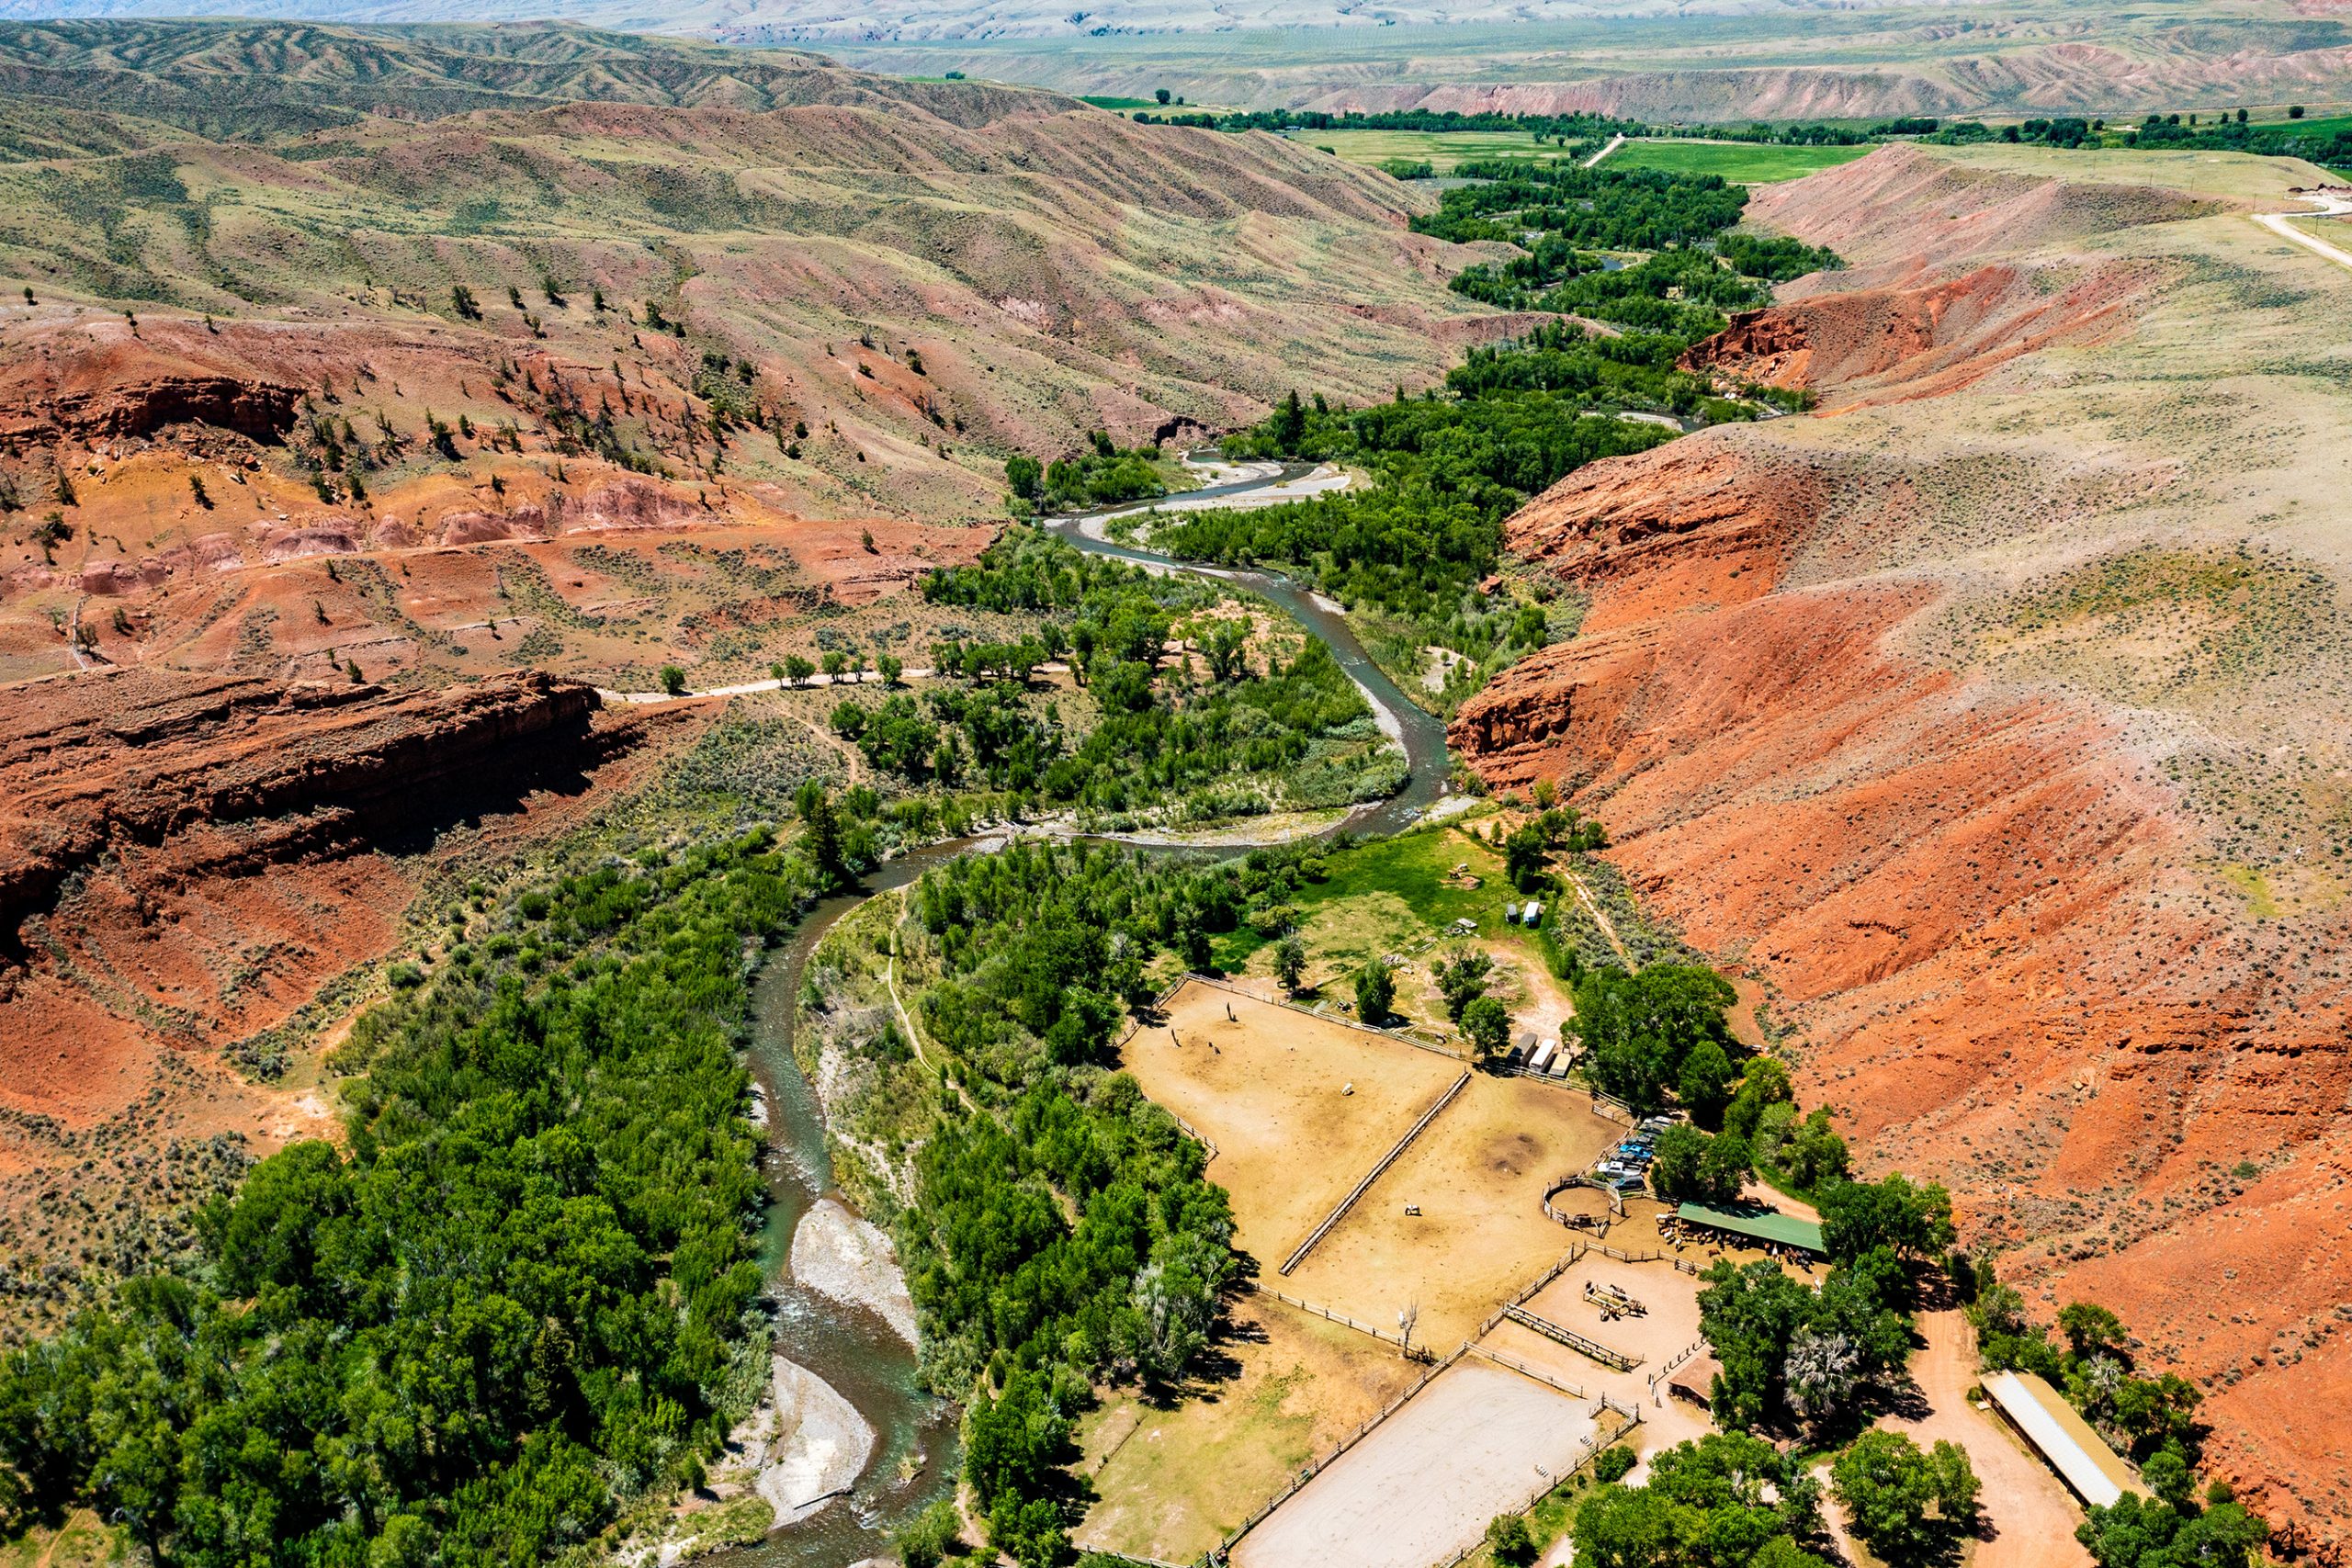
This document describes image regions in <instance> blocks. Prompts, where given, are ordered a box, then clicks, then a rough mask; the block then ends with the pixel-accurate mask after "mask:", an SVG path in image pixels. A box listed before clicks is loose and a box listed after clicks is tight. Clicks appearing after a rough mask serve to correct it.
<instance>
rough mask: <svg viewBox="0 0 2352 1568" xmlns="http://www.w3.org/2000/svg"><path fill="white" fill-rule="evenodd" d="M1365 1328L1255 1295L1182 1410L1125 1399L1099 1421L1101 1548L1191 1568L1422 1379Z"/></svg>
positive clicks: (1090, 1523) (1087, 1437) (1084, 1528)
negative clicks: (1319, 1456)
mask: <svg viewBox="0 0 2352 1568" xmlns="http://www.w3.org/2000/svg"><path fill="white" fill-rule="evenodd" d="M1420 1372H1421V1368H1420V1367H1419V1365H1418V1364H1416V1363H1415V1362H1412V1361H1409V1360H1408V1359H1405V1358H1404V1357H1403V1356H1400V1355H1398V1354H1397V1352H1396V1351H1394V1350H1392V1349H1389V1348H1386V1347H1385V1346H1382V1345H1381V1344H1379V1343H1378V1342H1377V1341H1375V1340H1373V1339H1371V1338H1368V1337H1365V1336H1363V1335H1362V1334H1359V1333H1357V1332H1356V1331H1355V1330H1353V1329H1351V1328H1343V1327H1341V1326H1340V1325H1338V1324H1335V1323H1326V1322H1324V1321H1322V1320H1321V1319H1319V1318H1316V1317H1312V1316H1309V1315H1308V1314H1305V1313H1302V1312H1300V1311H1298V1310H1297V1309H1296V1308H1295V1307H1289V1306H1285V1305H1283V1303H1280V1302H1276V1301H1272V1300H1271V1299H1269V1298H1266V1297H1262V1296H1258V1297H1252V1296H1243V1297H1241V1298H1239V1299H1238V1301H1237V1302H1236V1303H1235V1305H1234V1308H1233V1314H1232V1321H1231V1324H1230V1325H1229V1326H1228V1328H1227V1331H1226V1333H1225V1336H1224V1337H1223V1338H1222V1339H1221V1340H1220V1341H1219V1342H1217V1343H1216V1344H1215V1345H1213V1346H1212V1347H1211V1353H1210V1356H1209V1358H1208V1361H1207V1365H1206V1371H1205V1375H1204V1376H1203V1377H1202V1378H1200V1379H1199V1380H1198V1381H1197V1382H1196V1384H1195V1386H1193V1388H1191V1389H1188V1390H1187V1393H1188V1395H1189V1397H1187V1398H1185V1399H1183V1400H1182V1401H1180V1402H1178V1403H1175V1404H1159V1403H1154V1402H1151V1401H1148V1400H1145V1399H1144V1398H1142V1397H1141V1396H1140V1395H1137V1394H1136V1393H1133V1392H1132V1391H1127V1390H1122V1391H1121V1393H1120V1394H1119V1395H1118V1396H1116V1397H1114V1398H1112V1399H1110V1400H1108V1401H1106V1403H1105V1404H1103V1407H1102V1408H1101V1409H1099V1410H1097V1411H1095V1412H1094V1413H1093V1414H1092V1415H1091V1416H1088V1417H1087V1420H1086V1422H1085V1424H1084V1426H1083V1427H1082V1428H1081V1429H1080V1435H1079V1437H1080V1448H1081V1449H1082V1450H1083V1451H1084V1453H1085V1456H1086V1457H1085V1462H1084V1463H1083V1464H1082V1465H1081V1467H1080V1468H1081V1469H1082V1470H1083V1471H1084V1472H1086V1473H1087V1475H1088V1476H1089V1478H1090V1479H1091V1481H1092V1483H1093V1486H1094V1492H1095V1496H1096V1498H1097V1501H1096V1503H1095V1505H1094V1506H1093V1508H1092V1509H1091V1511H1090V1512H1089V1513H1088V1514H1087V1517H1086V1519H1085V1522H1084V1523H1083V1524H1081V1525H1080V1527H1079V1529H1078V1531H1077V1540H1078V1542H1079V1544H1080V1546H1082V1547H1084V1548H1086V1549H1088V1550H1091V1551H1120V1552H1126V1553H1131V1554H1134V1555H1137V1556H1143V1557H1156V1558H1159V1560H1160V1561H1162V1562H1191V1561H1193V1559H1194V1558H1196V1557H1198V1556H1199V1555H1200V1554H1201V1553H1202V1552H1204V1551H1206V1550H1208V1549H1209V1548H1210V1547H1212V1546H1215V1545H1216V1544H1217V1543H1218V1542H1219V1541H1221V1540H1224V1539H1225V1536H1226V1534H1227V1532H1228V1531H1230V1530H1231V1529H1233V1528H1234V1527H1235V1526H1236V1525H1238V1524H1239V1523H1240V1522H1241V1521H1242V1520H1243V1519H1245V1518H1248V1517H1250V1513H1251V1512H1252V1511H1253V1510H1254V1509H1256V1508H1257V1506H1259V1505H1260V1504H1261V1503H1263V1502H1264V1501H1265V1500H1266V1499H1267V1498H1268V1497H1270V1496H1272V1495H1273V1494H1274V1493H1275V1492H1276V1491H1278V1490H1280V1489H1281V1487H1282V1486H1283V1483H1285V1482H1287V1481H1288V1480H1289V1479H1290V1478H1291V1477H1292V1476H1293V1475H1295V1474H1296V1473H1297V1472H1298V1470H1299V1468H1300V1467H1301V1466H1303V1465H1305V1464H1306V1462H1307V1461H1309V1460H1311V1459H1313V1458H1314V1457H1315V1456H1317V1454H1321V1453H1326V1452H1328V1451H1329V1450H1330V1449H1331V1447H1332V1446H1333V1445H1334V1444H1336V1443H1337V1442H1338V1441H1339V1440H1340V1438H1342V1437H1344V1436H1345V1435H1346V1434H1348V1433H1349V1432H1351V1431H1353V1430H1354V1429H1355V1428H1356V1427H1359V1426H1361V1425H1363V1422H1365V1421H1366V1420H1368V1419H1370V1418H1371V1417H1372V1416H1373V1415H1374V1414H1375V1413H1376V1412H1377V1411H1378V1410H1379V1409H1380V1408H1381V1407H1382V1406H1383V1405H1385V1404H1387V1403H1388V1401H1389V1400H1391V1399H1393V1398H1395V1397H1396V1396H1397V1394H1398V1393H1402V1392H1403V1391H1404V1390H1405V1389H1406V1388H1407V1387H1408V1386H1409V1385H1410V1384H1411V1382H1413V1380H1414V1379H1415V1378H1416V1377H1418V1376H1419V1375H1420Z"/></svg>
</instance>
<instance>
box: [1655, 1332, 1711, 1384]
mask: <svg viewBox="0 0 2352 1568" xmlns="http://www.w3.org/2000/svg"><path fill="white" fill-rule="evenodd" d="M1705 1348H1707V1342H1706V1341H1705V1340H1704V1339H1693V1340H1692V1341H1691V1343H1690V1344H1688V1345H1685V1346H1684V1347H1682V1348H1681V1349H1679V1350H1677V1351H1676V1352H1675V1353H1674V1354H1673V1355H1671V1356H1668V1358H1667V1359H1666V1364H1665V1365H1664V1366H1662V1367H1660V1368H1658V1370H1657V1371H1654V1372H1652V1373H1651V1374H1650V1379H1649V1382H1650V1392H1651V1393H1657V1385H1658V1384H1660V1383H1662V1382H1665V1381H1666V1380H1667V1379H1668V1378H1670V1377H1672V1376H1673V1375H1674V1369H1675V1368H1677V1367H1679V1366H1680V1365H1682V1363H1683V1362H1685V1361H1687V1360H1689V1359H1691V1357H1693V1356H1695V1355H1697V1354H1698V1353H1699V1352H1700V1351H1702V1350H1703V1349H1705Z"/></svg>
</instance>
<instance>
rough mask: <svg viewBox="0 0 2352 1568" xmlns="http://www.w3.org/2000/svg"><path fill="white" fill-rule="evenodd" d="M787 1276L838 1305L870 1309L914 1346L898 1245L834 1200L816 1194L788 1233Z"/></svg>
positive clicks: (912, 1320) (910, 1304)
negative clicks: (789, 1263) (789, 1259)
mask: <svg viewBox="0 0 2352 1568" xmlns="http://www.w3.org/2000/svg"><path fill="white" fill-rule="evenodd" d="M792 1277H793V1278H794V1279H795V1280H798V1281H800V1283H802V1284H804V1285H806V1286H808V1287H809V1289H810V1290H812V1291H815V1292H818V1293H819V1294H820V1295H824V1296H829V1297H831V1299H833V1300H834V1301H837V1302H840V1303H842V1304H843V1305H844V1306H853V1307H861V1308H863V1309H865V1311H867V1312H870V1313H872V1314H874V1315H875V1316H876V1317H878V1318H880V1319H881V1320H882V1321H883V1322H885V1323H887V1324H888V1325H890V1328H891V1330H892V1332H894V1333H896V1334H897V1335H898V1336H899V1338H901V1339H903V1340H905V1341H906V1342H907V1344H908V1345H909V1347H910V1348H917V1347H919V1346H920V1343H921V1341H920V1340H919V1338H918V1337H917V1335H916V1332H915V1303H914V1298H913V1297H912V1296H910V1295H909V1294H908V1293H907V1276H906V1274H905V1272H904V1271H903V1270H902V1269H899V1249H898V1248H897V1247H894V1246H892V1245H891V1242H890V1238H889V1237H888V1236H887V1235H883V1234H882V1231H881V1230H880V1228H879V1227H877V1226H876V1225H875V1224H871V1223H870V1222H868V1221H866V1220H863V1219H860V1218H859V1217H858V1216H857V1215H855V1214H854V1213H850V1211H849V1210H848V1209H847V1208H846V1207H844V1206H843V1205H842V1204H841V1203H839V1202H837V1201H834V1200H832V1199H831V1198H820V1199H819V1200H818V1201H817V1202H816V1205H815V1206H814V1207H813V1208H811V1209H810V1210H809V1213H806V1214H804V1215H802V1216H801V1220H800V1226H799V1228H798V1229H797V1230H796V1231H795V1232H794V1233H793V1236H792Z"/></svg>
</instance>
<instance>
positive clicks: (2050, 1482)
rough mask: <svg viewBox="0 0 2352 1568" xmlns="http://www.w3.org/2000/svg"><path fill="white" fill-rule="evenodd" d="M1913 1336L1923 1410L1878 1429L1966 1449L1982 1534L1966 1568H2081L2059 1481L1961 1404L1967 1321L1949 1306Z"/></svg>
mask: <svg viewBox="0 0 2352 1568" xmlns="http://www.w3.org/2000/svg"><path fill="white" fill-rule="evenodd" d="M1919 1336H1920V1337H1921V1338H1923V1339H1925V1340H1926V1341H1927V1346H1926V1348H1924V1349H1922V1350H1920V1351H1919V1352H1918V1353H1917V1355H1915V1356H1913V1357H1912V1358H1911V1376H1912V1378H1913V1380H1914V1381H1915V1382H1917V1384H1918V1386H1919V1395H1920V1397H1921V1398H1922V1399H1923V1400H1924V1401H1925V1402H1926V1404H1927V1406H1928V1408H1927V1412H1926V1414H1924V1415H1921V1416H1917V1417H1914V1418H1910V1419H1903V1420H1897V1419H1894V1418H1892V1417H1890V1418H1888V1419H1886V1420H1884V1421H1882V1422H1880V1423H1879V1424H1880V1425H1881V1426H1883V1427H1892V1428H1894V1430H1895V1431H1898V1432H1906V1433H1908V1434H1910V1436H1911V1438H1912V1439H1913V1440H1914V1441H1915V1442H1917V1444H1918V1445H1919V1446H1920V1447H1921V1448H1926V1447H1928V1445H1929V1444H1931V1443H1934V1442H1936V1441H1938V1440H1939V1439H1944V1440H1949V1441H1951V1442H1954V1443H1958V1444H1959V1445H1960V1446H1961V1447H1962V1448H1963V1449H1965V1450H1967V1451H1968V1462H1969V1464H1970V1466H1971V1467H1972V1468H1973V1470H1974V1471H1975V1472H1976V1479H1977V1480H1978V1481H1980V1482H1982V1483H1984V1486H1985V1494H1984V1495H1985V1522H1986V1528H1987V1532H1988V1533H1987V1534H1986V1535H1985V1537H1984V1538H1983V1539H1980V1540H1977V1541H1976V1542H1975V1545H1974V1547H1973V1553H1972V1556H1971V1562H1972V1563H1973V1568H2089V1564H2090V1561H2091V1555H2090V1553H2089V1552H2087V1551H2085V1550H2084V1549H2083V1547H2082V1544H2081V1543H2080V1542H2079V1541H2077V1540H2075V1526H2076V1525H2077V1524H2080V1523H2081V1522H2082V1518H2083V1510H2082V1507H2081V1506H2080V1505H2079V1504H2077V1503H2076V1502H2075V1498H2074V1496H2073V1495H2072V1494H2071V1493H2069V1492H2068V1491H2067V1490H2066V1486H2065V1483H2064V1482H2062V1481H2060V1480H2059V1479H2058V1477H2057V1474H2056V1473H2055V1472H2052V1470H2051V1468H2050V1467H2049V1466H2048V1465H2046V1464H2044V1463H2042V1462H2041V1460H2039V1459H2037V1458H2036V1457H2034V1456H2033V1455H2032V1454H2030V1453H2029V1452H2027V1451H2026V1448H2025V1445H2024V1443H2023V1441H2022V1440H2020V1439H2019V1438H2018V1436H2017V1435H2016V1434H2015V1433H2013V1432H2012V1431H2010V1430H2009V1429H2008V1427H2007V1426H2006V1425H2004V1424H2003V1423H2002V1422H2001V1420H2000V1418H1999V1417H1998V1416H1995V1415H1993V1414H1992V1413H1991V1412H1990V1411H1989V1410H1980V1409H1976V1408H1974V1407H1973V1406H1971V1405H1970V1404H1969V1403H1968V1391H1969V1390H1970V1389H1972V1388H1973V1387H1975V1386H1976V1382H1977V1370H1976V1337H1975V1335H1974V1334H1973V1332H1972V1331H1971V1330H1970V1328H1969V1326H1968V1320H1967V1319H1966V1318H1965V1317H1963V1316H1962V1315H1961V1314H1960V1313H1959V1312H1958V1311H1956V1310H1953V1309H1951V1308H1945V1309H1943V1310H1940V1311H1936V1312H1923V1313H1921V1314H1919Z"/></svg>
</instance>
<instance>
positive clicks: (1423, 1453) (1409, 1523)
mask: <svg viewBox="0 0 2352 1568" xmlns="http://www.w3.org/2000/svg"><path fill="white" fill-rule="evenodd" d="M1588 1408H1589V1407H1588V1406H1586V1405H1584V1404H1579V1403H1577V1401H1575V1400H1573V1399H1570V1398H1569V1397H1568V1396H1567V1395H1566V1394H1564V1393H1558V1392H1556V1391H1555V1390H1553V1389H1550V1388H1547V1387H1545V1386H1544V1384H1542V1383H1539V1382H1535V1381H1534V1380H1533V1379H1532V1378H1524V1377H1521V1376H1520V1375H1519V1374H1518V1373H1517V1372H1512V1371H1505V1370H1503V1369H1502V1368H1500V1367H1497V1366H1493V1365H1490V1364H1488V1363H1487V1362H1484V1361H1480V1360H1477V1359H1475V1358H1464V1359H1463V1360H1461V1361H1459V1362H1457V1363H1455V1364H1454V1365H1453V1366H1452V1367H1450V1368H1448V1369H1447V1370H1446V1371H1444V1372H1442V1373H1441V1374H1439V1376H1438V1377H1437V1379H1436V1381H1434V1382H1431V1383H1430V1385H1429V1386H1428V1387H1427V1388H1425V1389H1423V1390H1422V1391H1421V1392H1420V1393H1417V1394H1415V1395H1414V1396H1413V1397H1412V1398H1411V1399H1410V1400H1409V1401H1408V1402H1407V1403H1406V1404H1405V1406H1404V1408H1403V1409H1401V1410H1399V1411H1397V1414H1396V1415H1394V1416H1390V1417H1389V1418H1388V1419H1387V1420H1385V1421H1384V1422H1382V1423H1381V1424H1380V1426H1379V1427H1377V1428H1375V1429H1374V1431H1373V1433H1372V1435H1371V1436H1369V1437H1367V1438H1364V1440H1363V1442H1361V1443H1359V1444H1357V1445H1356V1446H1355V1447H1354V1448H1353V1449H1351V1450H1348V1452H1347V1453H1345V1454H1343V1455H1341V1456H1340V1459H1339V1460H1338V1461H1335V1462H1334V1463H1333V1464H1332V1465H1331V1467H1330V1468H1329V1469H1328V1470H1326V1471H1324V1472H1323V1473H1322V1474H1320V1475H1318V1476H1317V1477H1316V1478H1315V1479H1314V1480H1313V1481H1311V1482H1309V1483H1307V1484H1306V1487H1305V1488H1304V1489H1303V1490H1302V1491H1300V1492H1299V1494H1298V1495H1296V1496H1295V1497H1293V1498H1291V1499H1290V1500H1289V1501H1288V1502H1286V1503H1284V1504H1283V1506H1281V1507H1279V1508H1277V1509H1275V1510H1274V1512H1273V1515H1272V1517H1269V1518H1268V1519H1267V1520H1266V1522H1265V1523H1263V1524H1261V1525H1260V1526H1259V1527H1258V1528H1257V1529H1254V1530H1252V1531H1250V1533H1249V1534H1248V1535H1246V1536H1244V1537H1242V1538H1241V1540H1240V1542H1239V1543H1238V1545H1236V1546H1235V1547H1234V1549H1233V1562H1234V1564H1235V1568H1296V1565H1297V1564H1301V1563H1309V1562H1334V1563H1337V1562H1344V1563H1347V1564H1349V1568H1429V1564H1430V1563H1432V1562H1442V1561H1443V1560H1444V1559H1445V1558H1446V1557H1447V1556H1448V1555H1449V1554H1450V1553H1452V1552H1453V1551H1457V1550H1458V1549H1460V1548H1461V1547H1464V1546H1465V1545H1468V1544H1469V1543H1470V1542H1472V1541H1474V1540H1477V1538H1478V1536H1479V1533H1480V1532H1481V1531H1483V1530H1484V1529H1486V1528H1487V1521H1488V1520H1489V1519H1492V1518H1493V1517H1495V1516H1496V1515H1497V1514H1499V1513H1503V1512H1506V1511H1507V1510H1510V1509H1512V1508H1516V1507H1518V1506H1520V1505H1521V1504H1522V1503H1524V1502H1526V1501H1527V1499H1528V1497H1529V1495H1531V1494H1532V1493H1533V1492H1534V1491H1535V1490H1536V1489H1537V1488H1538V1487H1540V1486H1542V1485H1543V1484H1544V1477H1545V1476H1546V1475H1558V1474H1560V1473H1561V1472H1564V1471H1566V1469H1567V1468H1568V1467H1569V1466H1570V1465H1573V1464H1574V1463H1576V1462H1577V1460H1578V1459H1580V1458H1581V1457H1583V1454H1584V1452H1585V1444H1586V1441H1587V1439H1588V1438H1590V1437H1591V1435H1592V1431H1593V1427H1592V1422H1591V1420H1590V1418H1589V1416H1587V1415H1586V1411H1587V1409H1588ZM1539 1467H1541V1468H1540V1469H1539Z"/></svg>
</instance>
